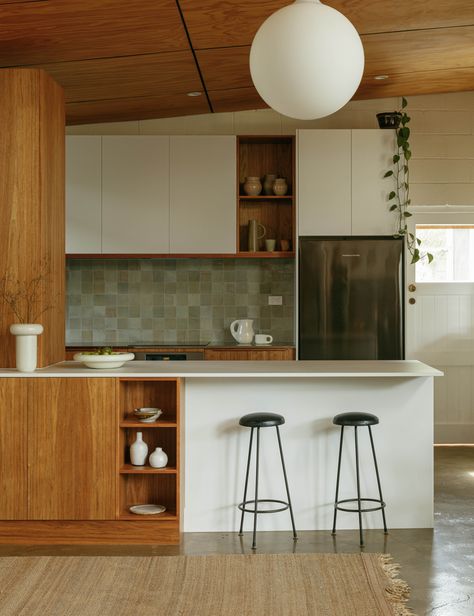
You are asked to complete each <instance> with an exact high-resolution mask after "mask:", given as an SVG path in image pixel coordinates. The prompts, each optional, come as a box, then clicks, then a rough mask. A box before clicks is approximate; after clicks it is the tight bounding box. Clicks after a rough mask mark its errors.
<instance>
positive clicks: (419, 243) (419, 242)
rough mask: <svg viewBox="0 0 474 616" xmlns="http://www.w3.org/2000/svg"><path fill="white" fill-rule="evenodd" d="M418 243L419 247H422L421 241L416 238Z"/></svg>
mask: <svg viewBox="0 0 474 616" xmlns="http://www.w3.org/2000/svg"><path fill="white" fill-rule="evenodd" d="M416 243H417V244H418V246H421V240H420V238H419V237H417V238H416Z"/></svg>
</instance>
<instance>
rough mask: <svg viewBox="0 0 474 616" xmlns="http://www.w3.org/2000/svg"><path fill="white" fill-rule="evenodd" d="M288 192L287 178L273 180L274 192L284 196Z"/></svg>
mask: <svg viewBox="0 0 474 616" xmlns="http://www.w3.org/2000/svg"><path fill="white" fill-rule="evenodd" d="M287 192H288V184H287V182H286V179H285V178H277V179H276V180H275V181H274V182H273V193H274V194H275V195H277V196H278V197H283V195H286V193H287Z"/></svg>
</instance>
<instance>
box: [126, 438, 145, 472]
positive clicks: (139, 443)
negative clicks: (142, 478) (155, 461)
mask: <svg viewBox="0 0 474 616" xmlns="http://www.w3.org/2000/svg"><path fill="white" fill-rule="evenodd" d="M147 455H148V445H147V444H146V443H145V441H144V440H143V433H142V432H137V438H136V439H135V441H134V442H133V443H132V444H131V445H130V462H131V464H133V466H144V465H145V462H146V457H147Z"/></svg>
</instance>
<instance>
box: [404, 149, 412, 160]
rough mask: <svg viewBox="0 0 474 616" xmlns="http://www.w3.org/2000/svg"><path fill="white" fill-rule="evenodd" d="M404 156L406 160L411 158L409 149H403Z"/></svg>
mask: <svg viewBox="0 0 474 616" xmlns="http://www.w3.org/2000/svg"><path fill="white" fill-rule="evenodd" d="M405 158H406V159H407V160H410V158H411V152H410V150H406V151H405Z"/></svg>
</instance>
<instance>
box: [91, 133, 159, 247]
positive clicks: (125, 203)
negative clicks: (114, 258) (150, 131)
mask: <svg viewBox="0 0 474 616" xmlns="http://www.w3.org/2000/svg"><path fill="white" fill-rule="evenodd" d="M102 252H104V253H133V254H140V253H142V254H143V253H166V252H169V137H162V136H120V137H103V138H102Z"/></svg>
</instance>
